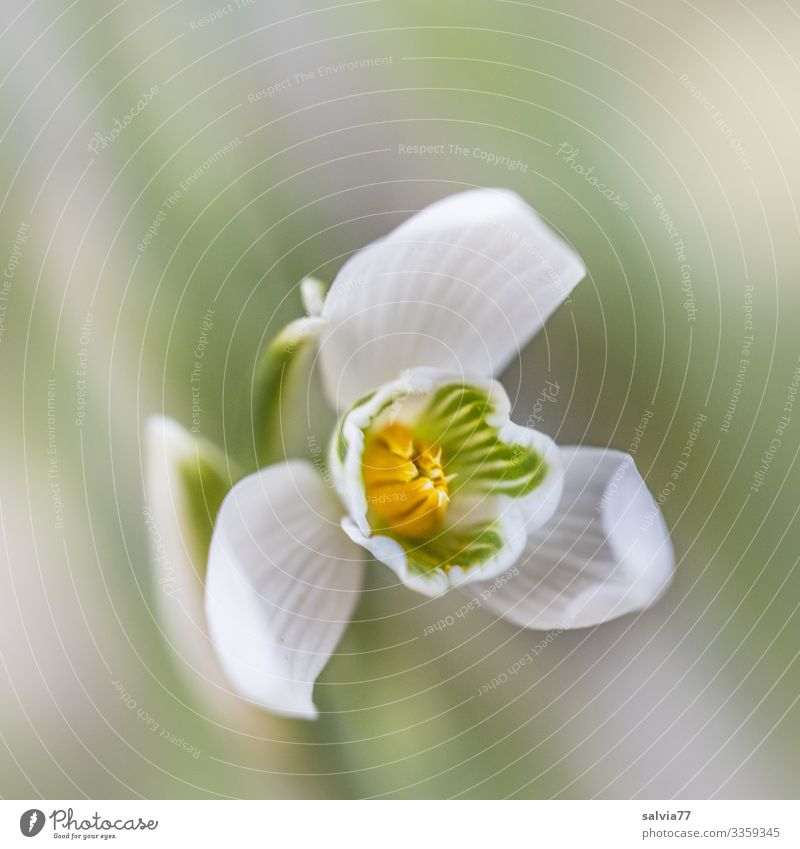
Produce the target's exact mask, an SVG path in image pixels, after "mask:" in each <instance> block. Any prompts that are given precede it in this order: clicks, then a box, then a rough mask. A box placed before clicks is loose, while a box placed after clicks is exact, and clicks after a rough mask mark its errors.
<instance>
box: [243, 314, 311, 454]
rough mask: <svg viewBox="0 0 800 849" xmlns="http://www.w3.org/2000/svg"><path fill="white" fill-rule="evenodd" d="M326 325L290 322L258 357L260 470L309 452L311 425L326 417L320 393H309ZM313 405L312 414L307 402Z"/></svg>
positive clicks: (256, 388) (256, 398)
mask: <svg viewBox="0 0 800 849" xmlns="http://www.w3.org/2000/svg"><path fill="white" fill-rule="evenodd" d="M324 326H325V322H324V321H323V320H322V319H320V318H316V317H313V316H307V317H305V318H299V319H296V320H295V321H292V322H290V323H289V324H287V325H286V327H284V328H283V330H281V332H280V333H279V334H278V335H277V336H276V337H275V338H274V339H273V340H272V342H271V343H270V345H269V346H268V347H267V349H266V351H265V352H264V354H263V355H262V357H261V360H260V362H259V364H258V367H257V369H256V374H255V378H254V381H253V403H252V409H253V437H254V441H255V449H256V460H257V465H258V467H259V468H261V467H263V466H268V465H270V464H272V463H276V462H279V461H281V460H285V459H287V458H292V457H305V456H307V454H308V443H309V438H310V437H309V428H308V427H306V423H307V422H309V421H310V423H311V424H313V425H314V426H315V428H316V425H317V420H318V419H319V418H325V417H327V413H326V407H325V406H323V404H322V403H315V402H317V401H321V400H322V399H321V391H319V390H318V389H317V388H316V387H314V388H312V390H309V382H310V381H311V377H312V367H313V364H314V359H315V355H316V351H317V341H318V338H319V334H320V332H321V331H322V328H323V327H324ZM310 403H313V404H314V408H313V411H312V410H309V404H310Z"/></svg>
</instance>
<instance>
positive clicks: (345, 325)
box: [320, 189, 586, 409]
mask: <svg viewBox="0 0 800 849" xmlns="http://www.w3.org/2000/svg"><path fill="white" fill-rule="evenodd" d="M585 273H586V272H585V269H584V267H583V264H582V263H581V261H580V258H579V257H578V256H577V255H576V254H575V252H574V251H573V250H572V249H571V248H569V247H568V246H567V245H566V244H565V243H564V242H563V241H562V240H561V239H560V238H559V237H558V236H556V234H555V233H553V231H552V230H550V228H549V227H548V226H547V225H546V224H545V223H544V222H543V221H542V220H541V219H540V218H539V217H538V216H537V215H536V214H535V213H534V212H533V210H531V209H530V207H529V206H528V205H527V204H526V203H525V202H524V201H523V200H522V199H521V198H520V197H518V196H517V195H515V194H514V193H512V192H508V191H503V190H499V189H479V190H475V191H469V192H464V193H462V194H457V195H453V196H451V197H449V198H446V199H444V200H442V201H439V202H438V203H435V204H433V205H432V206H429V207H428V208H427V209H425V210H423V211H422V212H420V213H418V214H417V215H415V216H413V217H412V218H410V219H409V220H408V221H406V222H405V223H404V224H402V225H401V226H400V227H398V228H397V229H396V230H394V231H393V232H392V233H390V234H389V236H387V237H386V238H385V239H383V240H381V241H379V242H376V243H375V244H373V245H371V246H369V247H368V248H366V249H364V250H362V251H360V252H359V253H357V254H356V255H355V256H354V257H352V258H351V259H350V260H349V261H348V262H347V263H346V264H345V266H344V267H343V268H342V270H341V271H340V272H339V274H338V275H337V277H336V279H335V280H334V282H333V285H332V286H331V288H330V291H329V293H328V296H327V298H326V299H325V305H324V307H323V316H324V317H325V318H326V319H327V320H328V322H329V326H328V328H327V330H326V331H325V332H324V334H323V337H322V341H321V348H320V352H321V354H320V355H321V358H322V369H323V374H324V377H325V383H326V388H327V391H328V394H329V397H330V400H331V402H332V403H334V404H335V405H336V406H337V407H338V408H339V409H346V408H347V407H348V406H350V404H352V403H353V402H354V401H355V400H357V399H358V398H359V397H361V396H362V395H364V394H366V393H367V392H369V391H370V390H372V389H375V388H376V387H377V386H380V385H381V384H383V383H386V382H387V381H389V380H392V379H393V378H395V377H396V376H397V375H398V374H399V373H400V372H401V371H402V370H403V369H407V368H411V367H414V366H433V367H436V368H442V369H446V370H450V371H464V372H473V373H477V374H481V375H483V376H486V377H490V376H495V377H497V376H499V375H500V373H501V372H502V371H503V369H504V368H505V366H506V365H507V364H508V363H509V362H510V360H511V359H512V358H513V357H514V356H515V355H516V354H517V352H518V350H519V349H521V348H522V347H523V346H524V345H525V344H526V343H527V342H528V341H529V340H530V339H531V337H532V336H533V335H534V334H535V333H536V332H537V331H538V330H539V328H541V327H542V325H543V324H544V322H545V321H546V320H547V318H548V316H549V315H550V314H551V313H552V312H553V310H554V309H555V308H556V307H557V306H558V305H559V304H560V303H561V302H562V301H563V300H564V299H565V298H567V297H568V296H569V294H570V292H571V291H572V289H573V288H574V287H575V285H576V284H577V283H578V282H579V281H580V280H581V279H582V278H583V276H584V275H585Z"/></svg>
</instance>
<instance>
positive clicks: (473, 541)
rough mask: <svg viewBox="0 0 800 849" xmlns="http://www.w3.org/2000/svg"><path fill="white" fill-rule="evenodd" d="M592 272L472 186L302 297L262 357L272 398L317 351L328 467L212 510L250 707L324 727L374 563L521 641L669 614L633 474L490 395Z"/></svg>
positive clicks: (655, 529) (211, 600)
mask: <svg viewBox="0 0 800 849" xmlns="http://www.w3.org/2000/svg"><path fill="white" fill-rule="evenodd" d="M584 274H585V270H584V268H583V265H582V263H581V261H580V260H579V258H578V257H577V256H576V255H575V253H574V252H573V251H572V250H571V249H570V248H569V247H568V246H567V245H566V244H564V242H562V241H561V240H560V239H559V238H558V237H556V235H555V234H554V233H552V232H551V231H550V229H549V228H548V227H547V226H546V225H545V224H544V223H543V222H542V221H541V220H540V219H539V218H538V217H537V216H536V215H535V214H534V213H533V212H532V210H531V209H530V208H529V207H528V206H527V205H525V203H524V202H523V201H522V200H521V199H520V198H518V197H517V196H516V195H514V194H512V193H510V192H506V191H499V190H477V191H471V192H466V193H464V194H460V195H455V196H452V197H450V198H447V199H446V200H443V201H440V202H439V203H436V204H433V205H432V206H430V207H428V208H427V209H425V210H423V211H422V212H420V213H419V214H417V215H415V216H413V217H412V218H411V219H409V220H408V221H406V222H405V223H404V224H403V225H402V226H400V227H399V228H397V229H396V230H395V231H394V232H392V233H391V234H390V235H389V236H387V237H386V238H385V239H383V240H381V241H379V242H377V243H375V244H373V245H371V246H369V247H367V248H365V249H364V250H362V251H360V252H359V253H357V254H356V255H355V256H354V257H353V258H352V259H351V260H350V261H349V262H347V263H346V264H345V266H344V267H343V268H342V270H341V271H340V272H339V274H338V275H337V277H336V279H335V280H334V282H333V285H332V286H331V288H330V291H329V292H328V293H327V295H324V296H323V293H322V292H321V291H320V289H319V287H318V286H316V285H315V284H313V283H312V282H310V281H307V282H306V283H305V284H304V286H303V297H304V301H305V303H306V307H307V310H308V312H309V314H310V315H309V317H307V318H304V319H299V320H298V321H296V322H293V323H292V324H291V325H289V327H288V328H286V329H285V330H284V331H283V333H282V334H281V335H280V336H279V338H278V340H277V342H276V343H275V344H274V345H273V346H272V348H271V349H270V353H268V355H267V358H266V360H265V363H266V366H265V369H266V375H267V377H266V379H265V382H264V385H266V386H270V387H277V386H278V385H279V382H278V381H277V379H276V375H280V385H283V382H284V381H285V379H286V375H287V368H288V366H289V365H292V369H293V371H294V372H295V373H296V372H298V371H299V372H300V373H301V374H302V375H305V374H306V373H307V370H303V369H302V368H299V367H295V366H294V365H293V364H295V363H301V362H306V363H307V362H308V361H309V360H310V359H312V357H311V356H309V354H311V355H313V354H317V355H318V357H319V360H320V366H321V371H322V374H323V378H324V383H325V392H326V395H327V397H328V399H329V401H330V403H331V404H332V405H333V406H334V408H335V409H336V410H337V412H338V414H339V424H338V426H337V428H336V430H335V433H334V434H333V437H332V439H331V447H330V456H329V462H328V465H327V469H322V468H321V464H320V463H317V464H316V465H315V464H312V463H310V462H307V461H305V460H289V461H284V462H277V463H274V464H272V465H269V466H268V467H266V468H262V469H261V470H260V471H258V472H256V473H254V474H251V475H249V476H248V477H245V478H244V479H242V480H240V481H239V482H238V483H236V484H235V485H234V486H233V488H232V489H231V490H230V492H229V493H228V495H227V497H226V498H225V499H224V501H223V502H222V506H221V507H220V508H219V512H218V513H217V516H216V521H215V524H214V530H213V536H212V539H211V545H210V550H209V552H208V566H207V574H206V578H205V601H206V604H205V611H206V619H207V627H208V633H209V635H210V638H211V641H212V643H213V646H214V649H215V651H216V655H217V657H218V659H219V662H220V664H221V666H222V669H223V670H224V672H225V675H226V676H227V679H228V680H229V681H230V683H231V684H232V686H233V687H234V689H235V690H236V691H237V692H238V693H239V694H240V695H241V696H243V697H244V698H246V699H249V700H250V701H253V702H255V703H257V704H260V705H262V706H264V707H266V708H269V709H271V710H273V711H276V712H279V713H283V714H287V715H291V716H300V717H307V718H313V717H315V716H316V715H317V712H316V708H315V706H314V703H313V700H312V689H313V686H314V681H315V680H316V678H317V676H318V675H319V673H320V671H321V670H322V668H323V667H324V666H325V664H326V662H327V661H328V659H329V657H330V656H331V654H332V653H333V651H334V649H335V647H336V644H337V642H338V641H339V639H340V637H341V635H342V633H343V631H344V629H345V627H346V626H347V623H348V622H349V621H350V618H351V615H352V612H353V609H354V607H355V605H356V602H357V600H358V595H359V589H360V586H361V582H362V577H363V573H364V569H365V568H366V565H365V564H366V562H367V556H368V554H371V555H372V556H373V557H374V558H375V559H376V560H377V561H379V562H382V563H384V564H385V565H386V566H388V567H389V568H390V569H392V570H393V571H394V572H395V573H396V575H397V576H398V578H399V579H400V581H402V582H403V583H404V584H405V585H406V586H408V587H409V588H410V589H412V590H415V591H417V592H420V593H423V594H425V595H437V594H439V593H442V592H446V591H448V590H450V589H452V588H456V587H457V588H458V589H457V591H458V592H462V593H468V594H470V595H471V596H472V597H473V598H478V599H480V604H481V606H483V607H484V608H485V609H487V610H490V611H493V612H495V613H499V614H500V615H502V616H504V617H506V618H507V619H509V620H510V621H512V622H513V623H515V624H517V625H519V626H521V627H524V628H540V629H551V628H568V627H586V626H591V625H595V624H598V623H600V622H604V621H607V620H609V619H613V618H615V617H617V616H622V615H623V614H626V613H630V612H631V611H635V610H640V609H642V608H645V607H647V606H648V605H650V604H652V603H653V602H654V601H655V600H656V599H657V598H658V596H659V595H660V594H661V593H662V591H663V590H664V589H665V587H666V586H667V584H668V583H669V580H670V577H671V574H672V569H673V563H674V557H673V552H672V546H671V543H670V540H669V535H668V532H667V529H666V527H665V525H664V522H663V519H662V517H661V514H660V512H659V510H658V507H657V506H656V504H655V502H654V501H653V498H652V497H651V495H650V493H649V492H648V491H647V488H646V486H645V484H644V482H643V481H642V479H641V477H640V476H639V474H638V472H637V470H636V467H635V465H634V463H633V460H632V459H631V458H630V457H629V456H627V455H626V454H623V453H621V452H618V451H613V450H605V449H595V448H583V447H572V448H558V447H557V446H556V445H555V444H554V443H553V442H552V440H551V439H550V438H549V437H547V436H545V435H544V434H541V433H538V432H537V431H535V430H532V429H530V428H526V427H522V426H520V425H517V424H514V423H512V422H511V421H510V420H509V412H510V404H509V400H508V397H507V395H506V393H505V391H504V390H503V388H502V387H501V385H500V384H499V383H497V382H496V381H495V380H493V378H494V377H497V376H499V375H500V374H501V373H502V372H503V370H504V369H505V367H506V366H507V365H508V364H509V363H510V362H511V361H512V360H513V359H514V358H516V357H518V355H519V351H520V349H521V348H522V347H523V346H524V345H525V344H526V343H527V342H528V341H529V340H530V339H531V338H532V337H533V335H534V334H535V333H536V332H537V331H538V330H539V329H540V328H541V327H542V325H543V324H544V322H545V321H546V320H547V318H548V316H549V315H550V314H551V313H552V312H553V310H554V309H555V308H556V307H557V306H558V305H559V304H560V303H561V302H562V301H563V300H564V299H565V298H566V297H567V296H568V295H569V293H570V292H571V291H572V289H573V288H574V287H575V285H576V284H577V283H578V282H579V281H580V280H581V279H582V277H583V276H584ZM270 375H271V377H270ZM266 394H267V396H268V397H266V398H265V399H263V404H264V412H263V421H264V422H266V427H267V429H268V430H269V429H275V428H278V427H285V422H283V421H281V418H282V416H283V415H284V412H285V411H284V409H283V404H284V403H285V398H284V396H283V395H281V394H280V393H279V392H278V391H277V389H273V390H271V391H269V392H267V393H266ZM173 426H174V425H170V426H169V427H173ZM163 427H167V426H166V425H164V426H163ZM159 432H160V431H159V426H158V425H155V426H154V428H153V430H152V433H153V434H154V439H158V438H159V437H158V434H159ZM158 444H159V445H161V446H162V447H161V449H160V453H161V454H162V455H163V454H164V453H165V451H164V448H163V440H162V441H161V442H160V443H158ZM164 479H166V478H164ZM160 480H161V478H160V477H159V474H158V472H157V471H156V472H151V475H150V481H151V483H150V487H149V489H150V491H151V492H153V491H154V489H155V490H157V489H158V487H159V481H160ZM162 498H163V496H162ZM370 568H378V567H377V566H374V567H370ZM198 571H200V572H202V567H198Z"/></svg>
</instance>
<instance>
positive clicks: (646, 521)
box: [465, 448, 675, 630]
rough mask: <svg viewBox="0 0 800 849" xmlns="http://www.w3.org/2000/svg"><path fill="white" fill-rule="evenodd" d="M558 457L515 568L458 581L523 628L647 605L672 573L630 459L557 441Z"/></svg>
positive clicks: (583, 623)
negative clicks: (549, 512) (548, 515)
mask: <svg viewBox="0 0 800 849" xmlns="http://www.w3.org/2000/svg"><path fill="white" fill-rule="evenodd" d="M562 460H563V464H564V475H565V479H564V494H563V496H562V499H561V503H560V504H559V507H558V510H557V512H556V513H555V515H554V516H553V518H552V519H551V520H550V521H549V522H548V523H547V524H546V525H544V526H543V527H541V528H540V529H539V530H537V531H535V532H534V533H532V534H530V536H529V537H528V543H527V545H526V548H525V553H524V554H523V556H522V558H521V559H520V561H519V562H518V563H517V564H516V569H517V570H519V572H518V574H509V576H508V579H507V580H505V581H503V580H502V578H501V579H498V581H496V582H495V583H494V584H483V585H480V584H471V585H470V586H469V587H468V588H465V590H466V591H468V592H469V593H470V595H473V596H475V597H476V598H477V599H478V600H479V601H480V602H481V604H482V605H483V606H485V607H486V608H488V609H489V610H492V611H494V612H496V613H499V614H500V615H501V616H504V617H505V618H507V619H509V620H511V621H512V622H514V623H515V624H517V625H520V626H522V627H523V628H539V629H543V630H549V629H563V628H586V627H589V626H592V625H597V624H598V623H600V622H606V621H608V620H609V619H615V618H616V617H618V616H623V615H624V614H626V613H631V612H632V611H635V610H641V609H643V608H645V607H649V606H650V605H651V604H653V603H654V602H655V601H656V600H657V599H658V597H659V596H660V595H661V593H662V592H663V591H664V590H665V589H666V587H667V585H668V584H669V582H670V579H671V577H672V570H673V567H674V562H675V558H674V553H673V549H672V543H671V542H670V538H669V532H668V531H667V527H666V525H665V523H664V519H663V517H662V515H661V512H660V510H659V509H658V506H657V505H656V503H655V501H654V499H653V497H652V495H651V494H650V493H649V491H648V490H647V486H646V485H645V483H644V481H643V480H642V478H641V476H640V475H639V472H638V471H637V469H636V465H635V463H634V462H633V458H632V457H630V456H629V455H627V454H624V453H622V452H620V451H613V450H610V449H600V448H564V449H562ZM513 571H514V572H515V571H516V570H513Z"/></svg>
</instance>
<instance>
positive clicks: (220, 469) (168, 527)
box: [144, 415, 236, 716]
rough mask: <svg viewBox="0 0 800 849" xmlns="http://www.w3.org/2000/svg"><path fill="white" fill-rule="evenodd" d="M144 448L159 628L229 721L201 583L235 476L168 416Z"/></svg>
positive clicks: (154, 420)
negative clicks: (213, 528)
mask: <svg viewBox="0 0 800 849" xmlns="http://www.w3.org/2000/svg"><path fill="white" fill-rule="evenodd" d="M145 449H146V457H147V464H146V475H145V483H146V492H147V506H146V507H145V511H144V520H145V525H146V528H147V532H148V536H149V538H150V548H151V562H152V567H153V572H154V577H155V583H156V585H157V589H156V591H155V599H156V605H157V607H158V612H159V624H160V626H161V627H162V628H163V629H164V633H165V636H166V638H167V641H168V644H169V647H170V649H171V650H172V651H173V652H175V654H176V656H177V660H178V665H179V669H180V671H181V673H182V674H183V675H184V676H185V678H186V680H187V682H188V683H189V685H190V686H191V687H192V688H193V689H194V690H195V691H196V692H197V693H198V694H199V695H201V696H202V697H203V699H204V700H209V701H211V702H212V703H213V705H214V706H215V707H217V708H218V709H219V710H220V711H221V712H223V713H225V714H226V715H228V716H229V715H230V711H231V701H232V700H231V699H230V697H229V696H227V695H226V694H224V681H223V676H222V673H221V671H220V669H219V665H218V663H217V659H216V657H215V655H214V652H213V649H212V647H211V643H210V641H209V638H208V633H207V630H206V618H205V613H204V611H203V580H204V577H205V573H206V556H207V554H208V540H209V538H210V536H211V526H212V522H213V519H214V512H215V511H216V509H217V507H218V506H219V501H220V500H221V499H222V495H221V494H218V492H219V488H220V485H222V486H224V487H227V486H228V485H229V483H228V482H229V480H230V474H231V470H230V469H229V467H228V462H227V460H226V458H225V457H224V455H222V454H221V452H219V451H218V450H216V449H214V448H213V447H212V446H210V445H209V444H208V443H207V442H205V441H203V440H199V439H197V438H195V437H194V436H193V435H192V434H190V433H189V432H188V431H187V430H186V429H185V428H183V427H182V426H181V425H179V424H178V423H177V422H175V421H173V420H172V419H169V418H166V417H164V416H158V415H154V416H151V417H150V418H148V420H147V424H146V428H145ZM233 475H234V476H235V475H236V472H233ZM212 478H213V480H212ZM214 482H217V486H216V487H213V489H214V490H216V491H215V492H211V491H210V488H209V484H211V483H214ZM222 491H223V492H224V489H223V490H222ZM212 502H213V503H212ZM209 685H211V686H209Z"/></svg>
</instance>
